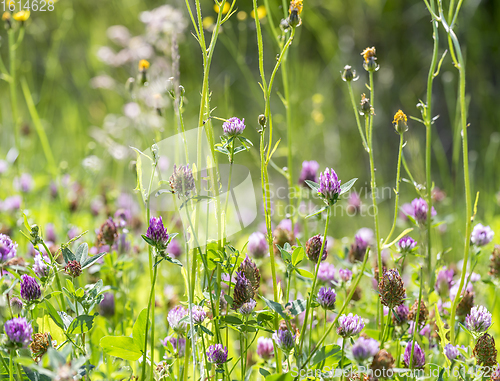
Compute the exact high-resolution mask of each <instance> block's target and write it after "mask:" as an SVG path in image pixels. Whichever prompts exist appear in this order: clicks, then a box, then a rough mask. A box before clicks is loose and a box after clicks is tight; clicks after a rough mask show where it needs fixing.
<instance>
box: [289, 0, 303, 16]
mask: <svg viewBox="0 0 500 381" xmlns="http://www.w3.org/2000/svg"><path fill="white" fill-rule="evenodd" d="M303 7H304V5H303V4H302V0H292V1H291V2H290V8H289V9H288V13H289V14H290V15H291V14H292V12H296V13H297V14H298V15H300V14H301V13H302V8H303Z"/></svg>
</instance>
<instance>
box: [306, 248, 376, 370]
mask: <svg viewBox="0 0 500 381" xmlns="http://www.w3.org/2000/svg"><path fill="white" fill-rule="evenodd" d="M369 254H370V248H368V250H367V251H366V254H365V258H364V259H363V264H362V265H361V269H360V271H359V274H358V277H357V278H356V280H355V282H354V284H353V285H352V287H351V291H350V292H349V295H347V298H346V299H345V301H344V304H343V305H342V308H341V309H340V311H339V313H338V314H337V316H336V317H335V320H334V321H333V323H332V324H330V327H328V329H327V330H326V332H325V333H324V334H323V336H322V337H321V339H320V340H319V341H318V343H317V344H316V346H315V347H314V348H311V349H310V351H309V355H308V356H307V358H306V360H305V361H304V362H303V363H302V364H301V365H300V366H299V371H300V370H301V369H304V367H305V366H306V365H307V363H308V362H309V361H310V360H311V359H312V357H313V356H314V354H315V353H316V352H317V351H318V350H319V349H320V348H321V345H322V344H323V343H324V341H325V340H326V338H327V337H328V335H329V334H330V332H331V331H332V329H333V328H334V327H335V326H336V325H337V321H338V320H339V317H340V316H341V315H342V314H343V313H344V311H345V309H346V308H347V306H348V304H349V302H350V301H351V299H352V296H353V295H354V292H355V291H356V288H357V287H358V284H359V281H360V280H361V277H362V276H363V274H364V272H365V267H366V262H368V257H369Z"/></svg>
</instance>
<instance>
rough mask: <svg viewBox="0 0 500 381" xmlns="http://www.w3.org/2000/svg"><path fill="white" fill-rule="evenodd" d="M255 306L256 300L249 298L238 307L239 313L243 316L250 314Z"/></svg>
mask: <svg viewBox="0 0 500 381" xmlns="http://www.w3.org/2000/svg"><path fill="white" fill-rule="evenodd" d="M256 306H257V302H256V301H255V300H253V299H250V300H249V301H248V302H246V303H244V304H243V305H242V306H241V307H240V314H242V315H245V316H248V315H251V314H252V312H253V310H254V309H255V307H256Z"/></svg>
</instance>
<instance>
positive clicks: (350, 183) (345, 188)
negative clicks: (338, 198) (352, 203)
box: [339, 178, 357, 195]
mask: <svg viewBox="0 0 500 381" xmlns="http://www.w3.org/2000/svg"><path fill="white" fill-rule="evenodd" d="M356 180H357V178H354V179H351V180H349V181H348V182H347V183H345V184H342V185H341V186H340V193H339V195H341V194H344V193H346V192H348V191H349V189H351V188H352V186H353V185H354V183H355V182H356Z"/></svg>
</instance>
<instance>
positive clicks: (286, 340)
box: [273, 329, 296, 355]
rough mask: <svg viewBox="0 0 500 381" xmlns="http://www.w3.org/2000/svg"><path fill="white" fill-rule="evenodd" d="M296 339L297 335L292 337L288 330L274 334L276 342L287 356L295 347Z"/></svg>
mask: <svg viewBox="0 0 500 381" xmlns="http://www.w3.org/2000/svg"><path fill="white" fill-rule="evenodd" d="M295 337H296V335H292V333H291V332H290V331H289V330H288V329H278V330H277V331H275V332H274V333H273V340H274V342H275V343H276V345H277V346H278V347H279V348H281V350H282V351H283V352H285V353H286V354H287V355H289V354H290V352H291V351H292V349H293V347H294V345H295Z"/></svg>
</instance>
